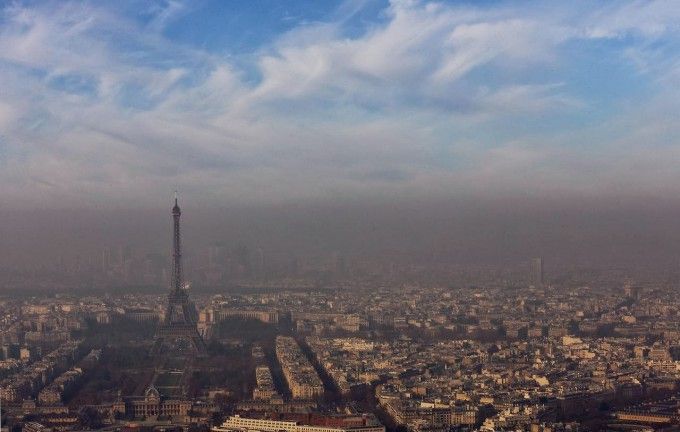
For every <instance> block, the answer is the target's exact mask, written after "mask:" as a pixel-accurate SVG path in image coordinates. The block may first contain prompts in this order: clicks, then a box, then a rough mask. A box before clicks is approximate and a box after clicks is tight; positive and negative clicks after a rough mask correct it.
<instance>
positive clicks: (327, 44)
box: [0, 0, 680, 207]
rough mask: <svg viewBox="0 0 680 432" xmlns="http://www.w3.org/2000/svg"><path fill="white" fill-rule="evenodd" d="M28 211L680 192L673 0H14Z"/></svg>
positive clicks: (3, 113)
mask: <svg viewBox="0 0 680 432" xmlns="http://www.w3.org/2000/svg"><path fill="white" fill-rule="evenodd" d="M1 5H2V6H1V7H2V9H1V13H0V82H1V83H2V85H1V86H0V181H1V182H2V183H3V188H2V190H0V196H1V197H2V199H3V200H11V202H12V203H14V205H16V206H28V207H31V206H40V207H50V206H99V205H106V203H107V202H112V201H115V202H119V203H123V204H124V205H131V206H133V205H140V204H149V203H151V204H160V203H162V202H164V201H165V200H166V199H167V196H168V194H169V192H168V191H171V190H173V189H174V188H176V187H177V188H179V189H181V190H183V191H185V192H187V193H188V194H190V195H191V196H193V197H194V199H195V200H196V202H199V203H205V204H209V203H214V204H217V205H226V204H229V203H248V202H274V201H275V202H279V201H295V200H309V199H312V200H313V199H334V198H336V197H337V198H353V197H358V198H372V197H385V196H387V197H398V198H400V199H404V198H408V197H419V198H422V197H424V196H433V197H437V196H439V197H455V196H457V195H466V196H469V195H474V196H477V195H479V196H496V195H508V194H517V195H532V196H537V197H540V196H548V195H549V196H555V195H559V194H565V195H588V196H599V195H612V194H613V195H660V196H668V194H677V192H678V188H677V186H676V185H678V184H680V169H678V168H677V166H678V161H679V157H680V145H679V144H680V143H679V142H678V136H679V134H678V130H679V129H680V126H678V124H677V123H678V122H677V115H678V114H677V113H678V112H680V109H679V108H680V90H678V88H679V84H680V60H679V59H680V44H679V39H680V26H679V24H678V23H680V8H679V7H677V3H675V2H674V1H628V2H625V1H621V2H597V3H593V2H586V1H583V2H579V1H574V2H548V1H543V2H539V1H534V2H526V1H522V2H519V1H518V2H512V1H508V2H505V1H468V2H457V1H446V2H445V1H419V0H394V1H391V2H390V1H381V0H347V1H319V0H308V1H307V0H305V1H294V2H292V1H282V0H278V1H276V0H267V1H235V0H220V1H218V0H215V1H207V0H206V1H201V0H198V1H182V0H172V1H121V2H109V1H91V2H88V1H77V2H71V1H58V2H57V1H54V2H50V1H40V2H38V1H25V2H24V1H8V2H3V3H1Z"/></svg>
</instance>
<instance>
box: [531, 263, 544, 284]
mask: <svg viewBox="0 0 680 432" xmlns="http://www.w3.org/2000/svg"><path fill="white" fill-rule="evenodd" d="M543 282H544V281H543V258H540V257H539V258H534V259H532V260H531V284H532V285H534V286H535V287H541V286H543Z"/></svg>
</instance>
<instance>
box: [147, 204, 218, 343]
mask: <svg viewBox="0 0 680 432" xmlns="http://www.w3.org/2000/svg"><path fill="white" fill-rule="evenodd" d="M181 214H182V212H181V211H180V209H179V205H178V204H177V192H175V206H174V207H173V208H172V219H173V221H174V236H173V241H172V246H173V247H172V279H171V282H170V284H171V287H170V293H169V294H168V306H167V309H166V311H165V319H164V320H163V322H162V323H161V324H160V325H159V326H158V329H157V330H156V338H155V341H154V353H155V354H159V353H160V351H161V349H162V347H163V345H164V344H169V345H174V343H175V342H176V341H177V340H182V339H183V340H185V341H187V342H189V343H190V344H191V347H192V348H193V350H194V353H195V354H196V355H199V356H203V355H206V354H207V350H206V346H205V342H204V341H203V338H202V337H201V335H200V334H199V333H198V329H197V328H196V307H195V306H194V304H193V303H192V302H191V301H190V300H189V293H188V292H187V290H186V288H185V287H184V279H183V275H182V246H181V238H180V233H179V217H180V215H181Z"/></svg>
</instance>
